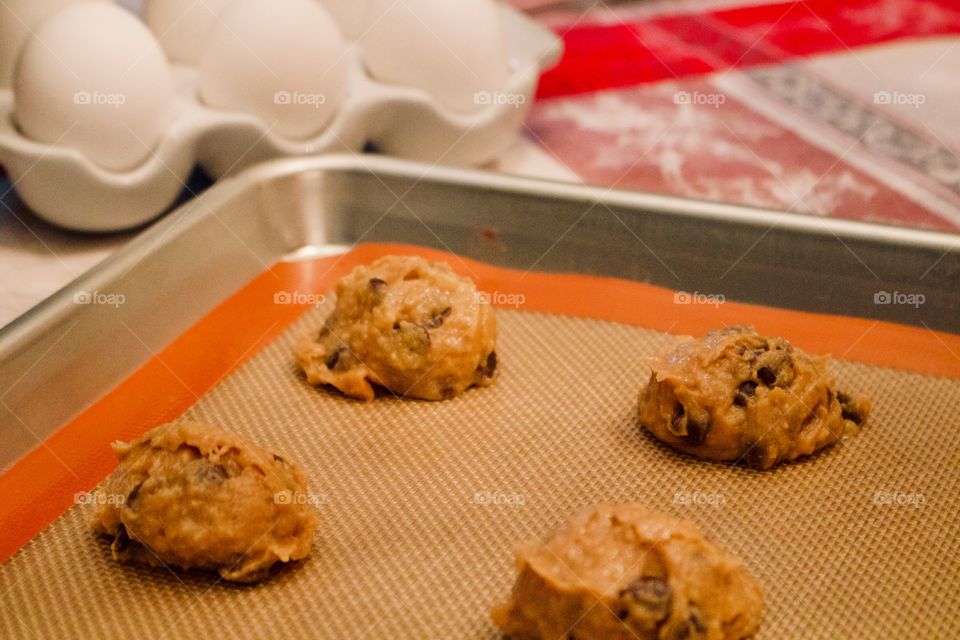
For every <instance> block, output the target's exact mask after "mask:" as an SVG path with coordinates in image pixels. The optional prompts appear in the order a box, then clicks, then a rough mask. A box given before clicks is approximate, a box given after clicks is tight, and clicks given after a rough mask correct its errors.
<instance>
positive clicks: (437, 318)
mask: <svg viewBox="0 0 960 640" xmlns="http://www.w3.org/2000/svg"><path fill="white" fill-rule="evenodd" d="M452 312H453V309H451V308H450V307H447V308H446V309H442V310H440V311H434V312H433V314H432V315H431V316H430V319H429V320H427V321H426V322H425V323H424V324H423V326H425V327H426V328H427V329H437V328H439V327H442V326H443V321H444V320H446V319H447V318H448V317H449V316H450V314H451V313H452Z"/></svg>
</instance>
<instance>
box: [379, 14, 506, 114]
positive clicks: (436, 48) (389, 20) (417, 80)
mask: <svg viewBox="0 0 960 640" xmlns="http://www.w3.org/2000/svg"><path fill="white" fill-rule="evenodd" d="M366 29H367V31H366V33H365V34H364V36H363V38H362V39H361V42H362V44H363V49H364V54H363V55H364V63H365V65H366V68H367V70H368V71H369V73H370V75H372V76H373V77H374V78H377V79H378V80H381V81H383V82H388V83H391V84H401V85H409V86H413V87H418V88H420V89H423V90H424V91H426V92H427V93H429V94H430V95H432V96H433V97H434V98H436V99H437V100H438V101H440V102H441V103H442V104H444V105H446V106H447V107H449V108H450V109H452V110H454V111H459V112H474V111H478V110H480V109H482V108H484V106H486V105H487V104H489V103H490V100H491V95H492V94H493V93H495V92H496V91H498V90H500V89H501V88H502V87H503V85H504V83H505V82H506V79H507V77H508V64H509V52H508V50H507V43H506V36H505V34H504V32H503V25H502V22H501V20H500V14H499V11H498V8H497V4H496V2H494V1H493V0H455V1H454V0H403V1H402V2H394V0H370V4H369V8H368V10H367V13H366Z"/></svg>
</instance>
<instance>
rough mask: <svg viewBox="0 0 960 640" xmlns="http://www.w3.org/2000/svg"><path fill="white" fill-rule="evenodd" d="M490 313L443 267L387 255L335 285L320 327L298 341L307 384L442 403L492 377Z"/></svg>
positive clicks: (492, 326)
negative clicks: (376, 391) (377, 390)
mask: <svg viewBox="0 0 960 640" xmlns="http://www.w3.org/2000/svg"><path fill="white" fill-rule="evenodd" d="M496 341H497V324H496V319H495V318H494V314H493V307H492V306H491V305H490V304H489V303H488V302H486V301H485V300H484V299H483V298H482V296H480V295H479V294H478V293H477V289H476V287H475V286H474V284H473V282H471V281H470V280H469V279H467V278H464V277H462V276H459V275H457V274H456V273H454V271H453V270H452V269H451V268H450V267H449V266H448V265H446V264H440V263H429V262H427V261H426V260H424V259H422V258H413V257H397V256H389V257H385V258H381V259H379V260H377V261H376V262H374V263H373V264H371V265H369V266H362V267H358V268H357V269H355V270H354V271H353V272H352V273H351V274H350V275H348V276H347V277H345V278H344V279H343V280H341V281H340V282H339V283H338V284H337V306H336V308H335V309H334V311H333V312H332V313H331V314H330V316H328V317H327V319H326V322H325V323H324V325H323V328H322V329H321V330H320V331H319V332H315V333H312V334H310V335H308V336H304V338H303V339H302V340H301V341H300V343H299V344H298V345H297V347H296V356H297V362H298V364H299V365H300V368H301V369H303V371H304V373H305V374H306V376H307V380H308V381H309V382H310V383H311V384H316V385H321V384H329V385H332V386H334V387H336V388H337V389H339V390H340V391H342V392H343V393H344V394H346V395H348V396H352V397H354V398H359V399H362V400H372V399H373V397H374V388H373V384H377V385H380V386H381V387H385V388H387V389H389V390H390V391H392V392H393V393H395V394H398V395H402V396H410V397H415V398H422V399H425V400H444V399H447V398H452V397H454V396H456V395H458V394H460V393H463V391H464V390H466V389H467V388H468V387H471V386H473V385H480V386H486V385H489V384H491V383H492V382H493V380H494V378H495V377H496V374H497V353H496V351H495V349H496Z"/></svg>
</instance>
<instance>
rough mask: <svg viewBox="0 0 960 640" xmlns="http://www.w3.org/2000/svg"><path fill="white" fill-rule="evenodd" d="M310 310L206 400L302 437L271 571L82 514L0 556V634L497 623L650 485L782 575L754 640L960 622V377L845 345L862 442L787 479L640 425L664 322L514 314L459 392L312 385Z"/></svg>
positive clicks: (239, 422)
mask: <svg viewBox="0 0 960 640" xmlns="http://www.w3.org/2000/svg"><path fill="white" fill-rule="evenodd" d="M322 316H323V310H316V311H313V312H311V313H310V314H308V315H307V316H306V317H304V318H303V319H302V320H301V321H299V322H298V323H297V325H295V326H294V327H293V328H291V330H290V331H288V332H287V333H286V334H285V335H284V336H283V337H282V338H281V339H279V340H277V341H276V342H275V343H274V344H272V345H271V346H270V347H269V348H267V349H266V350H264V351H263V352H261V353H260V354H259V355H257V356H256V357H255V358H254V359H253V360H251V361H250V362H248V363H247V364H246V365H244V366H243V367H242V368H241V369H239V370H238V371H236V372H235V373H233V374H232V375H231V376H229V377H228V378H227V379H226V380H224V382H222V383H221V384H220V385H219V386H218V387H216V388H215V389H214V390H212V391H211V392H210V393H208V394H207V395H206V396H205V397H203V398H202V399H201V401H200V402H199V403H197V404H196V405H195V406H194V407H193V408H192V409H191V410H190V411H189V412H188V414H187V415H188V417H191V418H194V419H200V420H206V421H210V422H214V423H218V424H222V425H223V426H225V427H227V428H230V429H233V430H235V431H236V432H238V433H240V434H242V435H244V436H247V437H250V438H252V439H254V440H256V441H259V442H261V443H264V444H266V445H268V446H270V447H273V448H274V449H276V450H278V451H280V452H285V453H286V454H287V455H288V456H289V457H290V458H292V459H295V460H297V461H298V462H299V463H300V464H301V465H303V466H304V468H305V469H306V470H307V473H308V475H309V478H310V482H311V490H312V492H313V493H314V497H315V498H316V499H317V501H318V502H319V503H320V506H319V510H320V513H321V516H322V519H323V525H322V527H321V529H320V532H319V535H318V537H317V540H316V542H315V545H314V549H313V553H312V556H311V558H310V559H309V560H308V561H306V562H303V563H301V564H299V565H298V566H296V567H292V568H288V569H285V570H282V571H281V572H280V573H279V574H278V575H277V576H275V577H274V579H272V580H270V581H268V582H266V583H264V584H262V585H260V586H255V587H237V586H232V585H228V584H224V583H222V582H217V580H216V577H215V576H212V575H206V574H190V573H177V574H174V573H172V572H169V571H167V570H164V569H150V568H142V567H132V566H121V565H118V564H116V563H114V562H113V561H112V560H111V559H110V557H109V549H108V546H107V545H106V544H105V543H102V542H101V541H98V540H97V539H95V538H94V537H93V536H92V535H91V534H90V533H89V531H88V530H87V527H86V518H87V516H88V512H87V511H86V510H87V509H89V507H83V506H81V507H76V508H73V509H71V510H70V511H68V512H67V513H66V514H65V515H64V516H63V517H61V518H60V519H59V520H57V521H56V522H55V523H54V524H53V525H51V526H50V527H49V528H48V529H47V530H46V531H44V532H43V533H42V534H40V535H39V536H37V537H36V538H35V539H34V540H33V541H32V542H31V543H30V544H29V545H27V546H26V547H25V548H24V549H22V550H21V551H20V552H19V553H18V554H17V555H15V556H14V557H13V558H12V559H11V560H10V561H8V562H7V563H6V564H5V565H3V566H2V567H0V603H2V604H0V637H2V638H33V637H38V638H47V637H70V638H80V637H90V638H121V637H151V638H163V637H180V636H188V635H189V636H195V637H216V638H240V637H242V638H247V637H255V638H267V637H291V638H294V637H296V638H303V637H324V638H496V637H498V636H497V634H496V632H495V629H494V627H493V626H492V624H491V623H490V621H489V616H488V610H489V608H490V606H491V605H493V604H495V603H497V602H498V601H500V600H501V599H503V598H504V597H505V596H506V595H507V593H508V591H509V589H510V586H511V584H512V580H513V562H512V555H511V548H512V547H513V546H514V545H515V544H516V543H518V542H520V541H523V540H525V539H530V538H540V537H543V536H544V535H546V534H547V533H548V532H549V531H550V530H551V529H553V528H554V527H555V526H556V525H558V524H559V523H560V522H562V521H563V520H564V519H566V518H567V517H568V516H569V515H570V514H571V513H572V512H574V511H575V510H577V509H578V508H580V507H582V506H584V505H588V504H592V503H596V502H602V501H620V500H635V501H639V502H642V503H644V504H646V505H647V506H649V507H652V508H656V509H660V510H663V511H667V512H669V513H672V514H675V515H677V516H681V517H686V518H689V519H691V520H694V521H695V522H696V523H697V524H698V525H699V526H700V527H701V529H702V530H703V531H704V532H706V533H707V534H708V535H709V536H711V537H712V538H713V539H714V540H716V541H717V542H718V543H720V544H721V545H722V546H724V547H726V548H727V549H729V550H730V551H732V552H733V553H735V554H737V555H738V556H740V557H741V558H742V559H743V560H744V561H745V563H746V564H747V565H748V567H749V569H750V570H751V571H752V572H753V573H754V574H755V575H756V576H757V577H758V578H759V579H760V581H761V582H762V583H763V585H764V588H765V590H766V600H767V609H766V612H765V616H764V623H763V628H762V631H761V634H760V636H759V637H760V638H768V639H772V638H952V637H960V598H958V597H957V594H958V593H960V551H958V534H960V524H958V506H957V505H958V501H957V496H958V494H960V468H958V467H960V464H958V460H960V457H958V454H960V451H958V445H960V439H958V433H960V382H957V381H950V380H945V379H939V378H932V377H927V376H921V375H916V374H911V373H905V372H901V371H894V370H889V369H881V368H876V367H868V366H864V365H857V364H851V363H845V362H840V363H838V364H837V371H838V372H839V378H840V380H841V383H842V386H844V387H845V388H847V389H850V390H852V391H857V392H864V393H867V394H869V395H870V396H871V397H872V398H873V399H874V415H873V417H872V420H871V421H870V423H869V424H868V427H867V428H866V429H865V430H864V431H863V432H862V433H861V434H860V435H859V436H857V437H855V438H853V439H851V440H849V441H847V442H844V443H842V444H841V445H839V446H837V447H835V448H834V449H833V450H829V451H827V452H825V453H823V454H821V455H818V456H816V457H814V458H812V459H810V460H808V461H805V462H801V463H798V464H790V465H786V466H781V467H780V468H778V469H776V470H774V471H772V472H753V471H750V470H746V469H741V468H732V467H730V466H728V465H726V464H718V463H708V462H701V461H697V460H694V459H692V458H689V457H686V456H683V455H680V454H676V453H674V452H672V451H670V450H668V449H666V448H664V447H663V446H661V445H659V444H658V443H656V442H655V441H653V440H652V439H651V438H650V437H649V436H648V435H647V434H646V433H644V432H642V431H641V430H640V429H639V428H638V426H637V424H636V407H635V397H636V393H637V391H638V389H639V387H640V385H641V384H643V383H644V382H645V381H646V379H647V376H648V374H649V371H648V369H647V368H646V366H645V364H644V362H643V357H644V356H645V355H649V354H652V353H654V352H655V351H656V350H657V349H658V348H660V347H661V346H662V345H664V344H665V343H666V342H667V341H668V340H669V339H670V338H669V337H668V336H666V335H665V334H660V333H657V332H654V331H649V330H644V329H638V328H635V327H629V326H625V325H618V324H613V323H608V322H602V321H595V320H583V319H575V318H567V317H558V316H547V315H540V314H533V313H522V312H515V311H514V312H508V311H499V312H498V317H499V321H500V328H501V337H500V346H499V354H500V362H501V364H502V376H501V378H500V379H499V381H498V382H497V384H496V385H494V386H493V387H491V388H488V389H480V390H472V391H470V392H468V393H467V394H466V395H465V396H463V397H462V398H459V399H456V400H453V401H449V402H443V403H426V402H409V401H399V400H395V399H382V400H378V401H376V402H374V403H372V404H366V405H365V404H361V403H357V402H353V401H350V400H346V399H343V398H342V397H339V396H337V395H334V394H332V393H328V392H323V391H317V390H314V389H312V388H310V387H308V386H307V385H306V384H305V383H304V382H303V381H302V380H301V378H300V377H299V376H298V375H297V374H296V372H295V369H294V366H293V362H292V358H291V355H290V350H291V345H292V343H293V340H294V339H295V337H296V336H297V335H298V334H299V333H300V332H302V331H303V330H305V329H308V328H313V327H314V326H319V324H320V319H321V317H322Z"/></svg>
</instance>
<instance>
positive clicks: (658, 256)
mask: <svg viewBox="0 0 960 640" xmlns="http://www.w3.org/2000/svg"><path fill="white" fill-rule="evenodd" d="M364 241H370V242H374V241H379V242H384V241H388V242H403V243H411V244H418V245H424V246H430V247H435V248H439V249H445V250H448V251H452V252H454V253H458V254H461V255H464V256H468V257H472V258H475V259H477V260H481V261H485V262H487V263H491V264H494V265H501V266H508V267H512V268H517V269H525V270H538V271H548V272H567V273H580V274H592V275H605V276H613V277H618V278H624V279H628V280H635V281H641V282H648V283H653V284H657V285H661V286H664V287H669V288H672V289H675V290H678V291H683V292H687V293H691V294H693V293H700V294H709V295H723V296H725V297H726V298H727V299H729V300H737V301H742V302H751V303H757V304H762V305H768V306H775V307H783V308H793V309H802V310H807V311H814V312H825V313H835V314H845V315H853V316H861V317H866V318H876V319H880V320H889V321H894V322H900V323H908V324H913V325H918V326H922V327H923V326H925V327H928V328H931V329H939V330H944V331H950V332H955V333H960V236H956V235H951V234H944V233H937V232H930V231H918V230H910V229H903V228H896V227H888V226H879V225H872V224H864V223H859V222H851V221H845V220H835V219H823V218H817V217H813V216H804V215H796V214H788V213H782V212H778V211H772V210H764V209H756V208H748V207H742V206H733V205H723V204H715V203H707V202H700V201H692V200H684V199H678V198H672V197H666V196H657V195H649V194H643V193H635V192H624V191H614V190H608V189H602V188H596V187H590V186H582V185H574V184H569V183H558V182H550V181H544V180H535V179H528V178H521V177H514V176H506V175H499V174H494V173H485V172H478V171H471V170H462V169H454V168H441V167H437V166H427V165H423V164H417V163H412V162H408V161H401V160H395V159H390V158H385V157H379V156H370V155H364V156H327V157H320V158H307V159H293V160H280V161H275V162H271V163H267V164H263V165H260V166H257V167H254V168H252V169H250V170H247V171H245V172H243V173H241V174H239V175H237V176H235V177H232V178H228V179H226V180H224V181H222V182H221V183H219V184H217V185H216V186H215V187H213V188H212V189H210V190H209V191H208V192H206V193H205V194H203V195H202V196H200V197H199V198H196V199H195V200H193V201H191V202H189V203H187V204H185V205H184V206H182V207H181V208H180V209H178V210H176V211H175V212H174V213H172V214H170V215H169V216H167V217H166V218H165V219H163V220H162V221H160V222H158V223H157V224H155V225H154V226H152V227H150V228H149V229H148V230H146V231H144V232H143V233H142V234H141V235H140V236H139V237H137V238H136V239H135V240H133V241H131V242H130V243H129V244H128V245H127V246H126V247H125V248H123V249H122V250H120V251H118V252H117V253H116V254H115V255H113V256H112V257H110V258H109V259H108V260H106V261H105V262H103V263H102V264H100V265H99V266H97V267H96V268H94V269H92V270H91V271H90V272H88V273H87V274H85V275H84V276H82V277H81V278H79V279H77V280H76V281H74V282H73V283H71V284H70V285H68V286H67V287H65V288H63V289H62V290H60V291H59V292H57V293H56V294H54V295H53V296H52V297H50V298H49V299H47V300H46V301H44V302H43V303H41V304H39V305H38V306H37V307H35V308H34V309H32V310H31V311H29V312H28V313H26V314H25V315H24V316H22V317H21V318H19V319H18V320H16V321H14V322H13V323H11V324H10V325H8V326H7V327H5V328H4V329H3V330H2V331H0V363H2V366H0V389H3V390H5V392H4V393H3V395H2V396H0V400H2V403H0V404H2V405H3V407H2V409H0V470H2V469H6V468H8V467H9V466H10V465H11V464H12V463H13V462H14V461H16V460H17V459H18V458H19V457H21V456H22V455H24V454H25V453H27V452H28V451H29V450H31V449H32V448H33V447H35V446H37V444H38V443H39V442H40V441H41V440H42V439H44V438H46V437H47V436H49V435H50V434H51V433H53V431H55V430H56V429H57V428H58V427H60V426H61V425H63V424H64V423H66V422H67V421H68V420H69V419H71V418H72V417H74V416H76V415H77V414H78V413H80V412H81V411H82V410H83V409H84V408H86V407H87V406H89V405H90V404H91V403H92V402H93V401H95V400H96V399H98V398H99V397H101V396H102V395H103V394H105V393H106V392H107V391H109V390H110V389H111V388H113V387H114V386H116V385H117V384H118V383H119V382H121V381H122V380H123V379H125V378H126V377H127V376H129V375H130V374H131V373H132V372H133V371H135V370H136V369H137V368H138V367H140V366H141V365H142V364H144V363H145V362H146V361H148V360H149V359H150V358H151V356H152V355H153V354H155V353H156V352H158V351H160V350H161V349H163V348H164V347H165V346H166V345H168V344H169V343H170V342H172V341H173V340H174V339H175V338H176V337H177V336H178V335H180V334H181V333H183V332H184V331H185V330H186V329H187V328H189V327H190V326H191V325H193V324H194V323H195V322H197V321H198V320H199V319H200V318H202V317H203V316H204V315H205V314H206V313H207V312H209V311H210V310H211V309H212V308H214V307H215V306H216V305H217V304H218V303H220V302H222V301H223V300H224V299H225V298H227V297H228V296H229V295H230V294H232V293H233V292H235V291H236V290H238V289H239V288H240V287H242V286H243V285H244V284H246V283H247V282H249V281H250V280H251V279H252V278H254V277H256V276H258V275H260V274H261V273H262V272H263V271H265V270H266V269H267V268H268V267H269V266H270V265H272V264H274V263H276V262H278V261H282V260H298V259H303V258H305V257H314V256H317V255H324V254H335V253H338V252H345V251H347V250H349V248H350V247H351V246H353V245H355V244H357V243H360V242H364ZM91 295H96V296H98V300H102V301H104V302H105V304H95V305H94V304H78V301H80V302H82V301H83V300H84V297H85V296H91ZM111 296H113V297H112V298H111ZM110 300H122V301H123V304H122V305H121V306H119V307H115V306H112V305H111V304H109V301H110Z"/></svg>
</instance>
